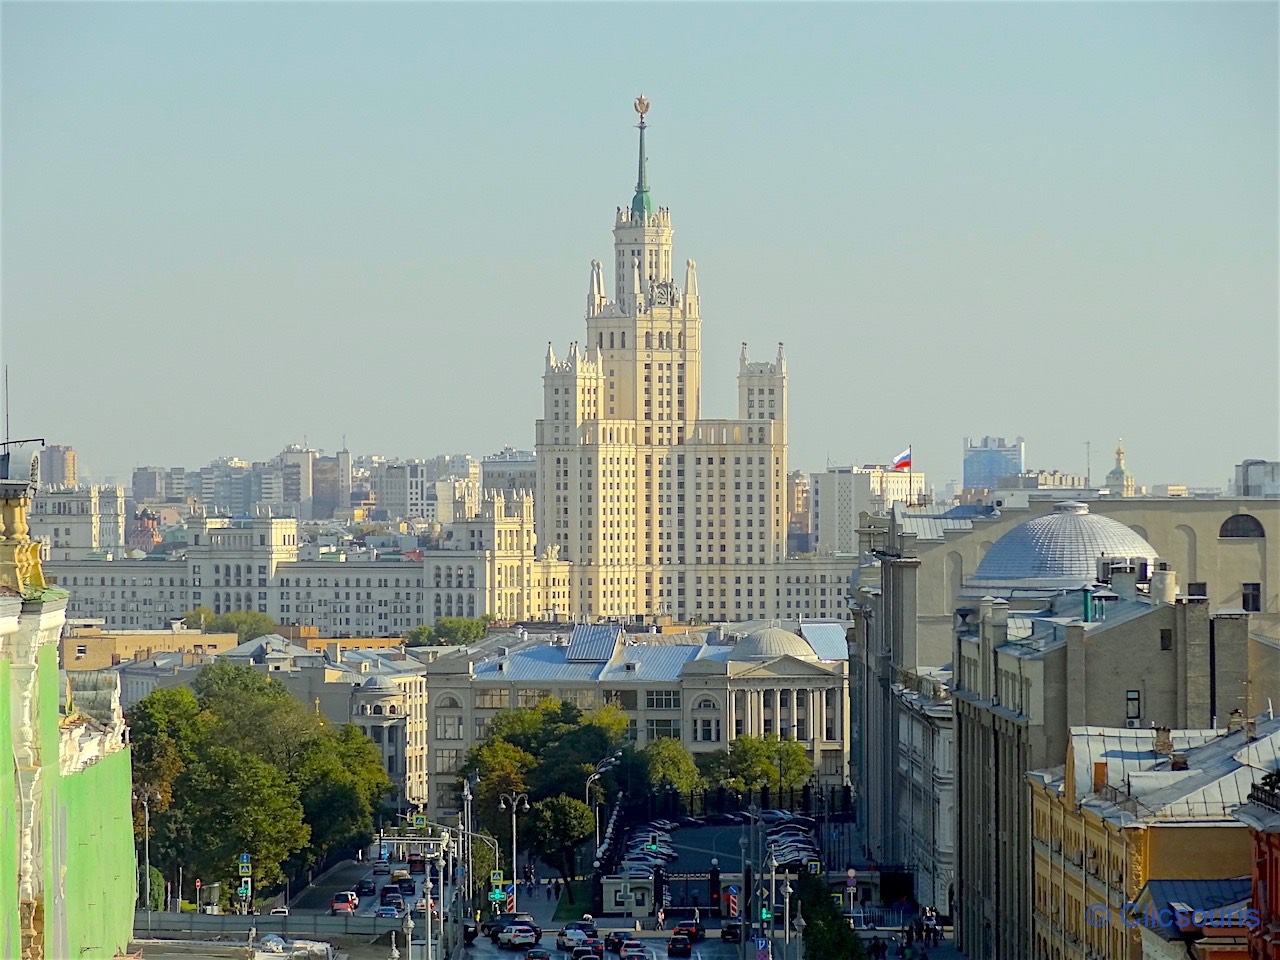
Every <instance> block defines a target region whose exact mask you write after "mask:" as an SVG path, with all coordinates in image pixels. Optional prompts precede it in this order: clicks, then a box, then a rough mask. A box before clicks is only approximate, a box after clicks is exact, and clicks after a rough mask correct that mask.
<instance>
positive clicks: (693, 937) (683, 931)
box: [671, 920, 707, 943]
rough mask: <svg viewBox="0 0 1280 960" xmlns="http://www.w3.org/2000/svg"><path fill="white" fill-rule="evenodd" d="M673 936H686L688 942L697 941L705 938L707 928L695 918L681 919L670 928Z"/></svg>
mask: <svg viewBox="0 0 1280 960" xmlns="http://www.w3.org/2000/svg"><path fill="white" fill-rule="evenodd" d="M671 933H672V934H673V935H674V936H685V937H688V938H689V940H690V942H692V943H697V942H698V941H699V940H705V939H706V938H707V928H706V927H704V926H703V925H702V924H701V923H698V922H697V921H696V920H681V921H680V922H679V923H677V924H676V925H675V926H674V927H672V928H671Z"/></svg>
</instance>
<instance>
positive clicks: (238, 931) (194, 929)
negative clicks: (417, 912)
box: [133, 911, 404, 944]
mask: <svg viewBox="0 0 1280 960" xmlns="http://www.w3.org/2000/svg"><path fill="white" fill-rule="evenodd" d="M251 927H252V928H253V929H254V930H256V931H257V935H258V936H259V937H261V936H262V935H263V934H267V933H275V934H279V935H280V936H282V937H285V938H286V939H295V938H298V937H301V938H303V939H307V940H325V939H328V938H331V937H344V936H345V937H360V938H368V939H370V940H372V939H374V938H375V937H378V936H380V935H382V934H384V933H386V932H387V931H389V930H396V931H403V930H404V921H403V920H389V919H381V918H378V917H359V916H352V915H350V914H339V915H338V916H336V917H331V916H328V915H327V914H316V913H300V914H293V915H291V916H288V917H273V916H269V915H260V916H249V917H247V916H244V915H243V914H234V913H226V914H216V915H214V914H207V913H155V912H153V913H151V914H150V920H149V921H148V914H147V913H146V911H141V912H139V913H135V914H134V918H133V931H134V936H135V937H137V938H138V939H145V938H151V937H156V936H161V937H163V936H164V935H165V934H172V935H181V936H183V937H184V938H187V939H191V940H200V939H207V940H220V941H224V942H232V943H242V944H243V943H247V942H248V939H249V929H250V928H251Z"/></svg>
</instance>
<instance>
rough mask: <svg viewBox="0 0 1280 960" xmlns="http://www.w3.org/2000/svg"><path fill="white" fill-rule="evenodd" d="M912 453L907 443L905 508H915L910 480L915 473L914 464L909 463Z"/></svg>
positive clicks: (913, 485) (912, 485)
mask: <svg viewBox="0 0 1280 960" xmlns="http://www.w3.org/2000/svg"><path fill="white" fill-rule="evenodd" d="M913 452H914V451H912V449H911V444H909V443H908V444H907V506H908V507H912V506H915V499H916V493H915V484H914V482H913V481H912V479H911V475H912V473H913V472H914V471H915V464H914V463H912V462H911V455H912V453H913Z"/></svg>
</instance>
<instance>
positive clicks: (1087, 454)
mask: <svg viewBox="0 0 1280 960" xmlns="http://www.w3.org/2000/svg"><path fill="white" fill-rule="evenodd" d="M1084 488H1085V489H1086V490H1092V489H1093V450H1092V447H1091V445H1090V443H1089V441H1088V440H1086V441H1085V442H1084Z"/></svg>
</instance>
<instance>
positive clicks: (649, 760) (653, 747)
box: [644, 737, 702, 793]
mask: <svg viewBox="0 0 1280 960" xmlns="http://www.w3.org/2000/svg"><path fill="white" fill-rule="evenodd" d="M644 757H645V763H646V765H647V770H648V778H649V789H650V790H659V789H661V788H662V787H664V785H667V784H670V785H671V786H673V787H675V788H676V790H678V791H679V792H680V793H690V792H692V791H694V790H697V789H698V788H699V787H701V786H702V775H701V774H700V773H698V766H697V764H695V763H694V762H693V754H691V753H690V752H689V751H688V750H687V749H686V748H685V746H684V744H682V743H681V742H680V741H679V740H675V739H672V738H671V737H659V738H658V739H657V740H653V741H650V743H649V745H648V746H646V747H645V748H644Z"/></svg>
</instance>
